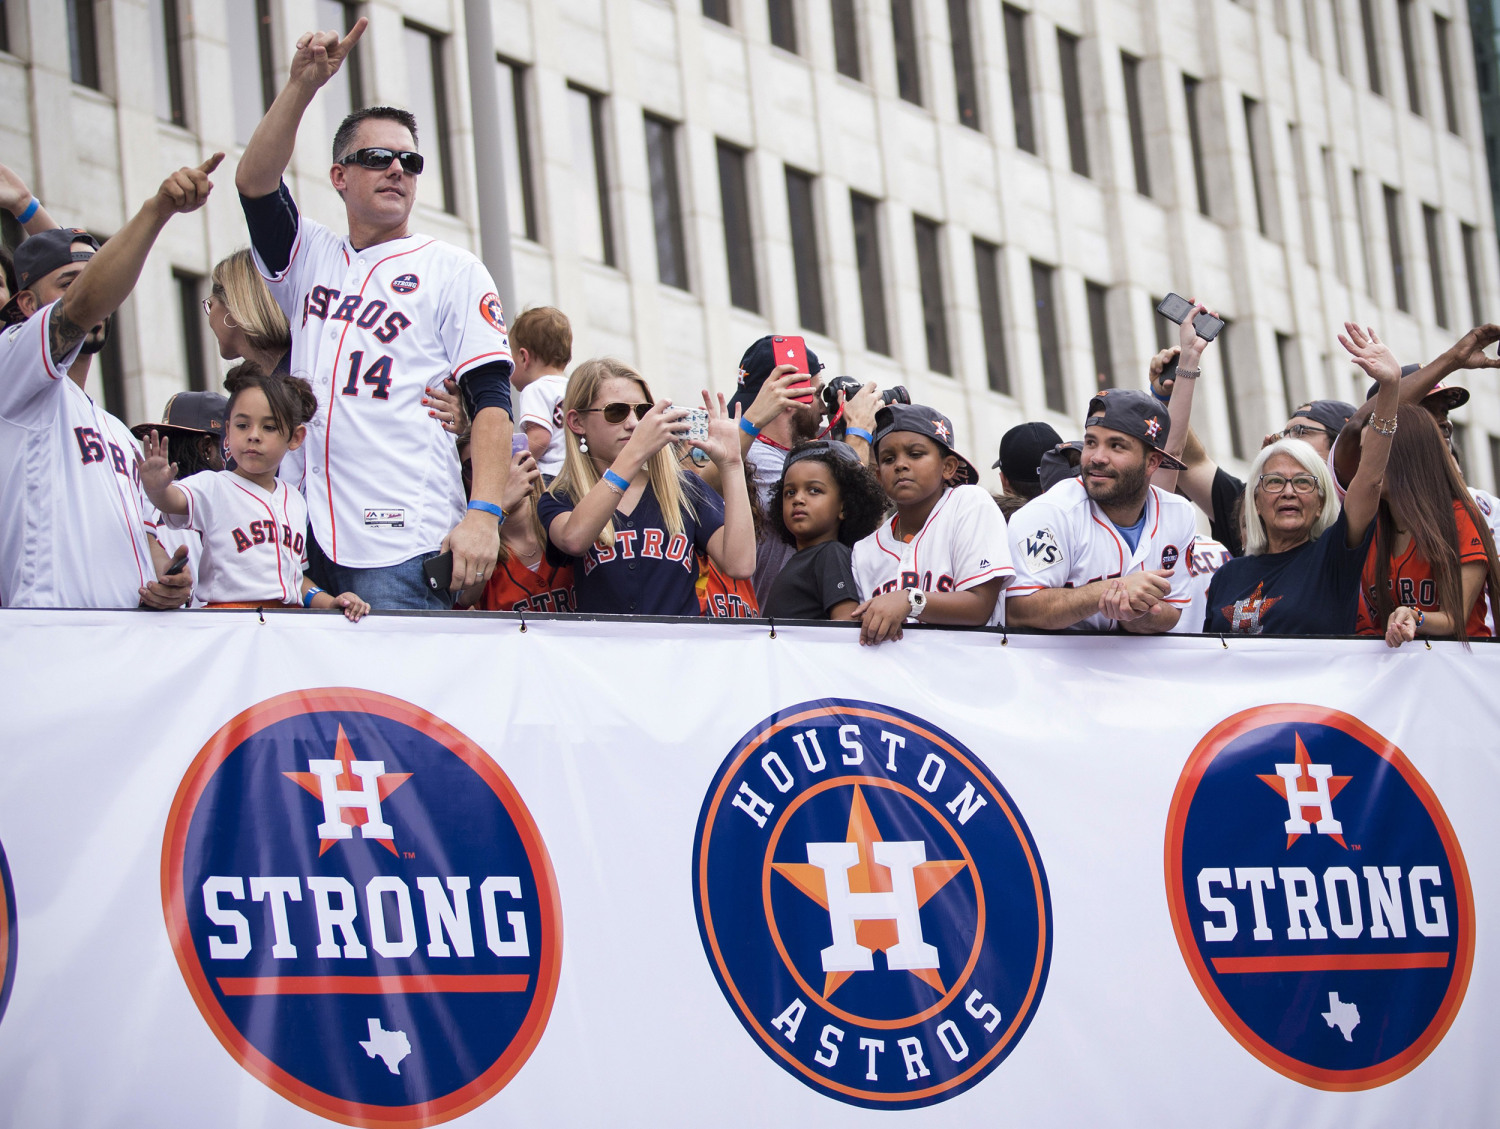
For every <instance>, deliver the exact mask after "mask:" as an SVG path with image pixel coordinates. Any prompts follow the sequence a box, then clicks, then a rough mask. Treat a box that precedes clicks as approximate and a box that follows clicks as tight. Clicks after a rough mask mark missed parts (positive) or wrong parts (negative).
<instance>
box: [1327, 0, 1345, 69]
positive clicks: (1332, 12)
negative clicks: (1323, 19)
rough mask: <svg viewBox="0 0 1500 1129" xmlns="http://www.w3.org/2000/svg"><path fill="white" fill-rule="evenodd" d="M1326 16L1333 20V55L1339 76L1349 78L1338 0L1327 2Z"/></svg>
mask: <svg viewBox="0 0 1500 1129" xmlns="http://www.w3.org/2000/svg"><path fill="white" fill-rule="evenodd" d="M1328 14H1329V17H1330V18H1331V19H1332V20H1333V55H1334V59H1335V61H1336V62H1337V63H1338V67H1339V74H1341V75H1343V76H1344V77H1345V78H1348V77H1349V57H1348V55H1346V54H1345V53H1344V18H1343V15H1342V13H1341V12H1340V11H1339V0H1328Z"/></svg>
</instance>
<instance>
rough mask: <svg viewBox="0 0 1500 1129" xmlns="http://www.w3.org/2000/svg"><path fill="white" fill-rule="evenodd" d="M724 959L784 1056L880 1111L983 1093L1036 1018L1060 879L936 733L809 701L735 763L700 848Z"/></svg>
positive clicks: (799, 1074) (796, 1070) (706, 907)
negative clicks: (1053, 883) (1052, 880)
mask: <svg viewBox="0 0 1500 1129" xmlns="http://www.w3.org/2000/svg"><path fill="white" fill-rule="evenodd" d="M693 860H694V861H693V895H694V901H695V905H696V907H697V912H698V928H699V933H700V934H701V936H702V939H703V947H704V951H705V953H706V954H707V956H708V961H709V965H710V966H711V967H712V969H713V973H714V976H715V977H716V978H717V979H718V982H719V987H720V988H721V989H722V990H723V992H724V997H725V999H726V1001H727V1002H728V1003H729V1006H730V1008H731V1010H732V1011H733V1012H734V1014H735V1016H736V1017H737V1018H738V1019H739V1021H740V1023H741V1024H742V1025H743V1026H744V1028H745V1030H746V1031H747V1032H749V1034H750V1036H751V1037H752V1038H753V1039H754V1040H755V1041H756V1043H757V1044H758V1045H759V1046H760V1048H761V1049H762V1050H763V1051H765V1053H766V1054H767V1055H769V1056H770V1057H771V1059H772V1061H774V1062H775V1063H776V1064H777V1065H778V1066H780V1067H782V1068H783V1069H784V1070H786V1071H787V1072H788V1073H790V1074H791V1075H793V1076H794V1077H795V1078H797V1079H798V1080H799V1081H801V1082H803V1083H804V1084H806V1085H808V1086H810V1087H812V1088H813V1089H815V1090H817V1091H819V1092H820V1093H823V1094H826V1095H828V1096H829V1097H832V1098H837V1099H838V1100H840V1101H843V1102H848V1103H850V1104H852V1105H858V1106H865V1107H867V1108H872V1109H906V1108H913V1107H918V1106H927V1105H934V1104H936V1103H938V1102H941V1101H944V1100H946V1099H948V1098H951V1097H954V1096H955V1095H957V1094H960V1093H963V1092H964V1091H965V1090H967V1089H968V1088H970V1087H971V1086H974V1085H975V1084H977V1083H978V1082H979V1081H981V1080H982V1079H983V1078H984V1077H985V1076H986V1075H988V1074H989V1072H990V1071H992V1070H993V1069H995V1067H996V1066H998V1065H999V1064H1000V1062H1001V1061H1002V1060H1003V1059H1004V1058H1005V1056H1006V1055H1008V1054H1009V1053H1010V1052H1011V1050H1013V1049H1014V1048H1015V1046H1016V1044H1017V1043H1018V1042H1019V1041H1020V1039H1021V1037H1022V1036H1023V1035H1024V1034H1025V1032H1026V1029H1027V1027H1028V1025H1029V1024H1030V1023H1031V1020H1032V1018H1033V1017H1034V1016H1035V1014H1036V1009H1037V1006H1038V1004H1039V1003H1040V1002H1041V998H1042V991H1043V989H1044V988H1045V986H1046V983H1047V972H1048V967H1049V964H1050V961H1051V952H1052V910H1051V902H1050V896H1049V893H1048V888H1047V877H1046V873H1045V871H1044V870H1043V868H1042V862H1041V858H1040V856H1039V854H1038V852H1037V849H1036V844H1035V843H1034V842H1033V841H1032V838H1031V832H1030V831H1029V830H1028V829H1027V826H1026V822H1025V820H1024V819H1023V818H1022V817H1021V813H1020V811H1019V810H1018V809H1017V808H1016V805H1015V803H1014V802H1013V801H1012V800H1011V798H1010V796H1009V795H1008V794H1007V793H1006V791H1005V789H1004V788H1003V787H1001V785H1000V782H999V781H998V780H997V779H996V778H995V777H994V775H993V774H992V773H991V772H990V771H989V769H988V768H986V767H985V765H984V764H983V763H982V762H981V761H980V760H979V759H978V758H977V757H976V756H974V754H973V753H971V752H970V751H969V750H968V749H966V748H964V747H963V746H962V745H960V744H959V743H958V742H957V741H955V740H954V739H953V738H952V737H950V736H949V735H948V734H946V733H944V732H943V731H942V730H941V729H938V728H937V727H936V726H934V725H931V724H929V723H928V722H926V721H923V720H922V719H920V718H917V717H914V716H912V715H910V714H906V713H902V712H900V711H898V710H893V709H889V708H887V707H884V706H878V705H874V704H872V703H869V702H858V701H842V700H823V701H815V702H803V703H801V704H799V705H796V706H792V707H790V708H788V709H784V710H781V711H779V712H778V713H776V714H774V715H772V716H771V717H769V718H767V719H766V720H765V721H763V722H761V723H760V724H759V725H757V726H756V727H755V728H754V729H752V730H751V731H750V732H749V733H748V734H746V735H745V736H744V737H743V738H742V739H741V740H740V741H739V743H738V744H737V745H736V746H735V747H734V750H733V751H732V752H731V753H730V754H729V756H728V757H727V758H726V759H725V760H724V762H723V764H722V765H721V766H720V768H719V771H718V773H717V774H716V775H715V777H714V780H713V783H712V785H711V786H710V788H709V791H708V796H707V798H706V800H705V801H704V804H703V809H702V812H701V814H700V816H699V820H698V829H697V834H696V837H695V840H694V845H693Z"/></svg>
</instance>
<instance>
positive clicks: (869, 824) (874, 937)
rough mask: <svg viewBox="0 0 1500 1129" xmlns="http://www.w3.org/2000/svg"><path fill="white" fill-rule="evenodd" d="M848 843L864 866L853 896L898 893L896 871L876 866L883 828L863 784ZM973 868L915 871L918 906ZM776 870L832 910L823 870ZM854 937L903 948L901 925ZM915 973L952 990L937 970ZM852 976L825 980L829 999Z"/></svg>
mask: <svg viewBox="0 0 1500 1129" xmlns="http://www.w3.org/2000/svg"><path fill="white" fill-rule="evenodd" d="M844 841H845V842H846V843H854V844H856V845H857V846H858V847H859V862H858V863H856V864H855V865H854V866H852V867H850V868H849V892H850V893H851V894H879V893H889V892H890V891H891V889H892V886H891V872H890V868H889V867H886V866H882V865H880V864H879V863H877V862H875V861H874V856H873V855H872V854H871V847H872V846H873V845H874V844H876V843H879V842H882V841H883V840H882V839H881V837H880V829H879V828H878V827H877V826H876V825H875V817H874V816H873V815H872V814H871V813H870V807H869V805H868V804H867V803H866V802H865V796H864V793H863V792H862V791H861V790H860V787H859V785H858V784H856V785H855V786H854V802H853V804H852V805H851V806H850V808H849V830H848V833H847V834H846V836H845V839H844ZM968 865H969V864H968V863H967V862H965V861H964V860H962V859H954V860H951V861H944V860H934V861H931V862H923V863H918V864H917V865H916V866H915V867H914V868H913V877H914V878H915V880H916V886H917V905H918V907H921V906H924V905H926V904H927V902H928V900H929V899H931V897H932V896H933V895H934V894H936V893H937V892H938V891H939V890H941V889H942V888H943V887H944V886H946V885H947V884H948V883H949V882H951V881H952V880H953V879H954V878H956V877H958V875H960V874H962V873H963V871H964V868H965V867H967V866H968ZM771 869H772V870H774V871H776V873H777V874H780V875H781V876H782V877H783V878H785V879H786V880H787V881H788V882H790V883H791V884H792V885H793V886H795V887H796V888H797V889H798V890H799V891H801V892H802V893H804V894H806V895H807V896H808V897H809V898H811V899H812V900H813V901H815V902H817V903H818V905H820V906H822V907H823V908H824V909H827V908H828V888H827V882H826V879H825V878H824V874H823V868H822V867H819V866H814V865H813V864H811V863H804V862H776V863H772V864H771ZM854 938H855V940H856V941H858V942H859V944H861V945H862V946H864V947H865V948H867V949H869V950H870V951H871V952H879V953H883V952H885V951H886V950H887V949H890V948H892V947H894V946H895V945H896V944H897V942H898V941H899V940H900V934H899V933H898V931H897V928H896V922H895V921H892V920H889V919H886V918H876V919H872V920H869V921H857V922H856V923H855V926H854ZM911 973H912V975H913V976H916V977H918V978H919V979H920V980H922V981H923V982H924V983H926V984H928V985H930V986H931V987H933V988H935V989H936V990H937V991H938V992H939V993H943V992H946V991H947V988H945V987H944V986H943V981H942V978H941V977H940V976H939V975H938V970H937V969H935V968H921V969H912V970H911ZM852 975H854V974H853V973H852V972H829V973H827V974H826V975H825V977H824V981H823V998H824V999H825V1000H826V999H828V998H830V997H831V996H832V995H833V993H834V992H836V991H838V990H839V988H840V986H841V985H843V983H844V982H845V981H846V980H848V979H849V977H850V976H852Z"/></svg>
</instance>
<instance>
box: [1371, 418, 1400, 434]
mask: <svg viewBox="0 0 1500 1129" xmlns="http://www.w3.org/2000/svg"><path fill="white" fill-rule="evenodd" d="M1370 426H1371V427H1373V428H1374V429H1375V433H1376V434H1377V435H1384V436H1385V437H1386V438H1390V437H1391V436H1392V435H1395V434H1396V417H1395V416H1392V417H1391V418H1390V419H1382V418H1381V417H1380V416H1378V415H1376V414H1375V413H1374V412H1371V413H1370Z"/></svg>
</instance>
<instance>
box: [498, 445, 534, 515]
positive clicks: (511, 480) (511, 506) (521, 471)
mask: <svg viewBox="0 0 1500 1129" xmlns="http://www.w3.org/2000/svg"><path fill="white" fill-rule="evenodd" d="M541 477H542V468H541V467H539V466H537V465H536V460H535V459H533V458H532V457H531V452H530V451H519V452H517V453H516V454H514V455H512V456H511V457H510V474H508V475H506V477H505V492H504V493H503V494H501V496H500V508H501V509H502V510H504V511H505V513H506V516H507V517H509V515H510V514H512V513H514V512H515V510H516V507H517V506H519V505H521V503H522V502H524V501H526V499H527V498H529V497H530V496H531V484H532V483H533V482H535V481H536V480H537V479H538V478H541Z"/></svg>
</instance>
